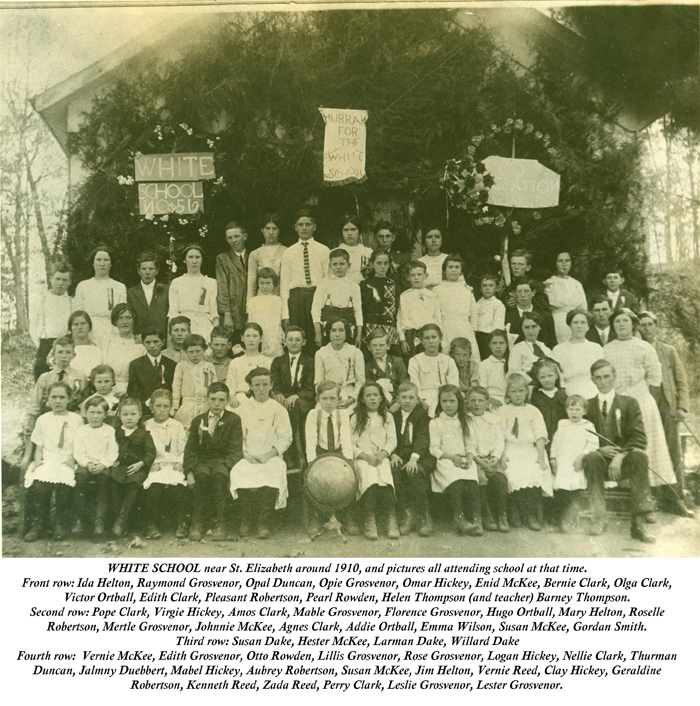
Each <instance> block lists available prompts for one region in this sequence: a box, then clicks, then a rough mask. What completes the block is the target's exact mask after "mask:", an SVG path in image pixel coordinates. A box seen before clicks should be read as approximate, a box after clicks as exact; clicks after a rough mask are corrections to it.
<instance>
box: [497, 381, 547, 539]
mask: <svg viewBox="0 0 700 706" xmlns="http://www.w3.org/2000/svg"><path fill="white" fill-rule="evenodd" d="M527 394H528V378H526V377H525V376H524V375H521V374H520V373H511V374H510V375H508V381H507V384H506V401H507V402H508V404H506V405H505V406H503V407H501V409H500V410H499V416H500V418H501V425H502V426H501V428H502V429H503V435H504V436H505V440H506V450H505V458H506V475H507V476H508V488H509V491H510V494H511V497H512V500H513V505H512V510H513V515H512V518H511V524H512V525H513V526H514V527H519V526H520V524H521V522H522V521H524V522H525V523H526V524H527V526H528V527H529V528H530V529H531V530H534V531H536V532H538V531H539V530H540V529H542V525H541V522H542V495H546V496H547V497H552V474H551V471H550V469H549V463H548V462H547V452H546V450H545V447H546V445H547V427H546V426H545V423H544V419H543V418H542V415H541V414H540V411H539V410H538V409H537V408H536V407H533V406H532V405H531V404H528V403H527Z"/></svg>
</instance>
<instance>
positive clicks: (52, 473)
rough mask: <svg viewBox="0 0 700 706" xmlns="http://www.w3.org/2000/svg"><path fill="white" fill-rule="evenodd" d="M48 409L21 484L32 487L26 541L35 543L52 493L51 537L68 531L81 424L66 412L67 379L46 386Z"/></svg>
mask: <svg viewBox="0 0 700 706" xmlns="http://www.w3.org/2000/svg"><path fill="white" fill-rule="evenodd" d="M47 393H48V398H47V402H48V405H49V407H50V409H51V411H50V412H47V413H46V414H42V415H41V416H40V417H39V419H37V421H36V426H35V427H34V431H33V432H32V436H31V441H32V444H33V445H34V459H33V462H32V463H31V465H30V466H29V470H28V471H27V473H26V475H25V477H24V486H25V487H26V488H31V495H30V498H31V502H29V503H28V509H29V514H30V527H29V531H28V532H27V534H26V535H25V536H24V541H25V542H34V541H36V540H37V539H39V537H40V536H41V534H42V533H43V532H44V530H45V529H46V528H47V526H48V523H49V516H50V512H51V495H52V494H53V493H54V492H55V494H56V509H55V521H54V527H53V538H54V540H56V541H60V540H62V539H64V538H65V536H66V532H67V527H68V526H69V525H67V522H68V518H67V515H68V511H69V509H70V500H71V488H73V487H74V486H75V467H76V464H75V461H74V460H73V439H74V436H75V433H76V431H77V430H78V429H79V428H80V427H81V426H82V425H83V420H82V419H81V418H80V416H79V415H77V414H75V413H73V412H69V411H68V402H69V401H70V399H71V397H72V395H73V391H72V390H71V388H70V386H69V385H68V383H66V382H54V383H51V384H50V385H49V387H48V388H47Z"/></svg>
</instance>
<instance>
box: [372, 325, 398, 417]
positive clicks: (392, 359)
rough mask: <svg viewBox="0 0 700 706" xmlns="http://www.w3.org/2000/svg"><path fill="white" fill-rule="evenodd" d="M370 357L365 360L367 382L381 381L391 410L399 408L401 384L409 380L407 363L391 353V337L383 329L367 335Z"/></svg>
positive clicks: (380, 384) (380, 383)
mask: <svg viewBox="0 0 700 706" xmlns="http://www.w3.org/2000/svg"><path fill="white" fill-rule="evenodd" d="M367 348H369V352H370V354H371V355H370V357H369V358H368V359H367V360H366V361H365V377H366V379H367V382H376V383H379V386H380V387H381V388H382V390H383V392H384V397H385V398H386V401H387V404H388V405H389V407H390V410H389V411H390V412H395V411H396V410H397V409H398V408H399V402H398V395H399V392H398V391H399V385H401V383H403V382H406V381H407V380H408V372H407V371H406V365H405V363H404V362H403V360H402V359H401V358H399V357H398V356H395V355H389V337H388V335H387V334H386V332H384V331H382V330H381V329H375V330H374V331H372V333H370V334H369V336H368V337H367Z"/></svg>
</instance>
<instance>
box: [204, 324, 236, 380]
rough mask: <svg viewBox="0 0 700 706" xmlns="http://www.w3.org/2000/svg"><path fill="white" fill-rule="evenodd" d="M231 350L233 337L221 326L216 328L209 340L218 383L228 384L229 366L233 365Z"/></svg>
mask: <svg viewBox="0 0 700 706" xmlns="http://www.w3.org/2000/svg"><path fill="white" fill-rule="evenodd" d="M230 350H231V336H230V335H229V333H228V331H226V329H224V328H222V327H221V326H215V327H214V328H213V329H212V331H211V336H210V338H209V351H210V353H211V364H212V365H213V366H214V370H215V371H216V381H217V382H226V377H227V375H228V366H229V364H230V363H231V358H230V357H229V351H230Z"/></svg>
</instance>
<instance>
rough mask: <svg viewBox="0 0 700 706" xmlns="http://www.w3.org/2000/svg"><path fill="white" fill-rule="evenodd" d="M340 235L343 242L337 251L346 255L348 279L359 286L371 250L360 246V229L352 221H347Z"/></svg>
mask: <svg viewBox="0 0 700 706" xmlns="http://www.w3.org/2000/svg"><path fill="white" fill-rule="evenodd" d="M341 233H342V238H343V242H342V243H341V244H340V245H339V246H338V249H339V250H344V251H345V252H347V254H348V258H349V260H348V264H349V268H350V270H349V272H348V279H349V280H351V281H352V282H355V283H356V284H358V285H359V284H360V282H362V280H363V279H364V275H363V270H364V269H365V267H367V263H368V262H369V258H370V256H371V255H372V248H368V247H367V246H366V245H363V244H362V239H361V238H360V229H359V228H358V227H357V225H356V224H355V222H354V221H352V220H348V221H346V222H345V223H344V224H343V230H342V231H341Z"/></svg>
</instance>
